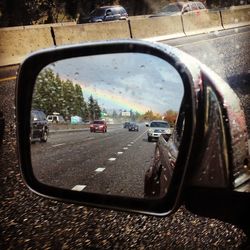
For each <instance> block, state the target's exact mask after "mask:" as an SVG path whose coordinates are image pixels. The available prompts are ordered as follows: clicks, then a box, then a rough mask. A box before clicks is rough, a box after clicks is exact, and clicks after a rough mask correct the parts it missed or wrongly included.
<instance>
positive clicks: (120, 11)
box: [89, 6, 128, 23]
mask: <svg viewBox="0 0 250 250" xmlns="http://www.w3.org/2000/svg"><path fill="white" fill-rule="evenodd" d="M127 18H128V13H127V11H126V10H125V9H124V8H123V7H122V6H103V7H99V8H96V9H95V10H93V11H92V12H91V13H90V17H89V22H90V23H96V22H104V21H115V20H126V19H127Z"/></svg>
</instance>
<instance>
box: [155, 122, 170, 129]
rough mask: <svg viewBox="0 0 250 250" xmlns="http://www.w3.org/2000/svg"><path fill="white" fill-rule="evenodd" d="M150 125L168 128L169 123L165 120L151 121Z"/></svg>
mask: <svg viewBox="0 0 250 250" xmlns="http://www.w3.org/2000/svg"><path fill="white" fill-rule="evenodd" d="M150 127H152V128H155V127H157V128H169V124H168V123H167V122H151V124H150Z"/></svg>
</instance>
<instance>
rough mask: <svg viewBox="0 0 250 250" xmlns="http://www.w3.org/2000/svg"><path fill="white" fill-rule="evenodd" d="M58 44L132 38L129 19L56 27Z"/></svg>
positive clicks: (55, 32)
mask: <svg viewBox="0 0 250 250" xmlns="http://www.w3.org/2000/svg"><path fill="white" fill-rule="evenodd" d="M53 30H54V34H55V40H56V45H64V44H74V43H81V42H86V41H97V40H111V39H122V38H124V39H126V38H130V31H129V26H128V21H117V22H103V23H90V24H79V25H72V26H67V27H54V28H53Z"/></svg>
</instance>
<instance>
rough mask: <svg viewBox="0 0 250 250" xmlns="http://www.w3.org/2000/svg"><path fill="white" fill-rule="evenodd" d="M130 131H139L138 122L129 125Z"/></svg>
mask: <svg viewBox="0 0 250 250" xmlns="http://www.w3.org/2000/svg"><path fill="white" fill-rule="evenodd" d="M128 131H137V132H138V131H139V125H138V124H137V123H136V122H130V123H129V125H128Z"/></svg>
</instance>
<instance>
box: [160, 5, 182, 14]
mask: <svg viewBox="0 0 250 250" xmlns="http://www.w3.org/2000/svg"><path fill="white" fill-rule="evenodd" d="M181 10H182V5H181V4H169V5H167V6H165V7H164V8H162V9H161V10H160V11H161V12H179V11H181Z"/></svg>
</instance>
